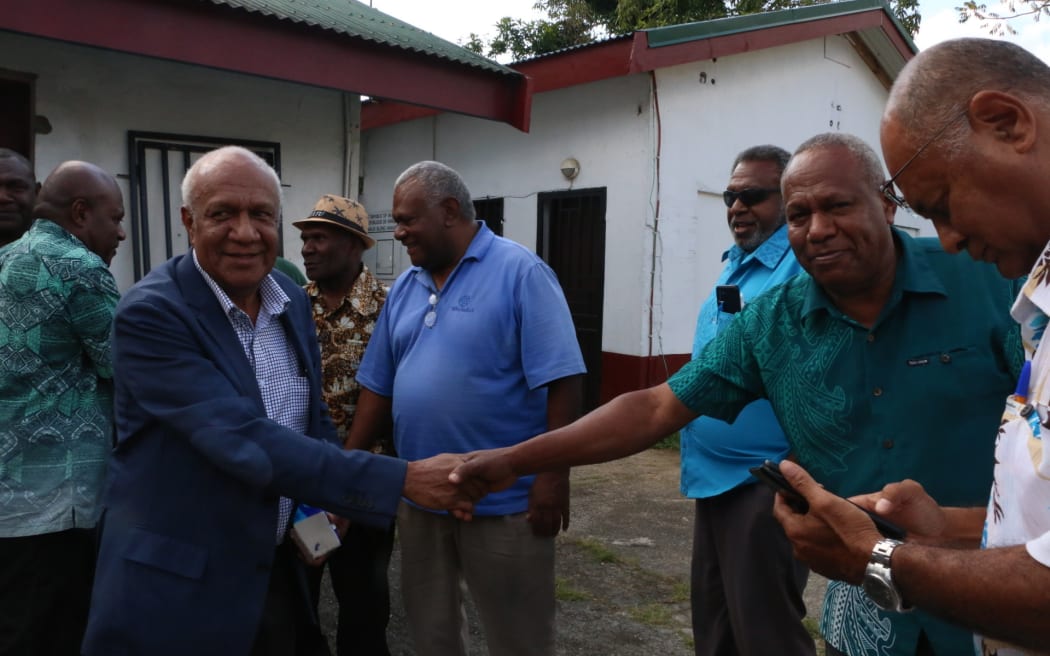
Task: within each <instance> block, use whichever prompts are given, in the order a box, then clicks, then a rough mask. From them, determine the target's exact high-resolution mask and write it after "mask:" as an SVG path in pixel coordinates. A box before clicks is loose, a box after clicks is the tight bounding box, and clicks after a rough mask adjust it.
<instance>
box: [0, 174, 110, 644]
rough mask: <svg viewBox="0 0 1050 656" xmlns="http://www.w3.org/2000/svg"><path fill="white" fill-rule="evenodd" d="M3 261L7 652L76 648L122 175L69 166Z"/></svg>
mask: <svg viewBox="0 0 1050 656" xmlns="http://www.w3.org/2000/svg"><path fill="white" fill-rule="evenodd" d="M34 216H35V217H37V218H36V221H35V222H34V223H33V224H32V226H31V227H30V228H29V231H28V232H26V233H25V235H23V236H22V237H21V238H20V239H18V240H17V241H15V242H14V243H12V244H11V245H9V246H8V247H7V248H5V249H4V250H3V252H2V253H0V500H2V503H0V509H2V510H0V653H3V654H34V655H36V654H44V655H51V654H56V655H58V654H68V655H70V656H75V655H77V654H79V653H80V641H81V638H82V637H83V633H84V627H85V624H86V621H87V609H88V602H89V599H90V594H91V582H92V575H93V571H94V561H95V552H94V535H93V533H94V531H93V528H94V526H95V523H96V521H97V520H98V514H99V503H98V502H99V498H100V495H101V491H102V490H101V485H102V479H103V474H104V471H105V463H106V457H107V454H108V453H109V450H110V448H111V446H112V443H113V418H112V416H113V381H112V377H113V369H112V364H111V362H110V343H109V333H110V328H111V324H112V321H113V314H114V311H115V309H116V306H117V299H118V293H117V286H116V282H115V281H114V280H113V275H112V274H111V273H110V272H109V268H108V267H109V263H110V261H111V260H112V259H113V255H114V254H115V253H116V249H117V246H118V244H119V243H120V241H121V240H123V239H124V231H123V229H122V228H121V220H122V219H123V217H124V203H123V198H122V196H121V193H120V188H119V187H118V186H117V182H116V180H115V179H114V178H113V176H111V175H109V174H108V173H106V172H105V171H103V170H102V169H100V168H98V167H97V166H95V165H93V164H88V163H86V162H65V163H64V164H61V165H59V167H58V168H56V169H55V170H54V172H52V174H51V175H50V176H48V178H47V180H46V181H45V182H44V185H43V187H42V188H41V190H40V194H39V197H38V199H37V203H36V207H35V208H34Z"/></svg>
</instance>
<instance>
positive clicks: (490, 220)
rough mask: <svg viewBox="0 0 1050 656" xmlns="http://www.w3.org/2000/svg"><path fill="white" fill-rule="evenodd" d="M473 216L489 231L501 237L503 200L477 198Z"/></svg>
mask: <svg viewBox="0 0 1050 656" xmlns="http://www.w3.org/2000/svg"><path fill="white" fill-rule="evenodd" d="M474 214H476V215H477V218H478V220H479V221H484V222H485V225H487V226H488V227H489V230H491V231H492V232H494V233H496V234H497V235H499V236H501V237H502V236H503V199H502V198H479V199H477V200H475V201H474Z"/></svg>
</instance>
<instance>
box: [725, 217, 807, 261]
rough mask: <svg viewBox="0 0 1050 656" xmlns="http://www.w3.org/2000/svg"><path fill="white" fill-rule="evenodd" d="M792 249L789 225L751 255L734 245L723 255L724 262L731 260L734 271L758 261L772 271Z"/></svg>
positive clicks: (760, 245) (783, 227)
mask: <svg viewBox="0 0 1050 656" xmlns="http://www.w3.org/2000/svg"><path fill="white" fill-rule="evenodd" d="M790 249H791V244H789V243H788V234H787V225H782V226H780V227H779V228H777V230H776V232H774V233H773V234H771V235H770V236H769V238H767V239H766V240H765V241H764V242H762V243H761V244H759V245H758V248H756V249H755V250H753V251H751V252H750V253H748V252H746V251H744V249H742V248H740V247H739V246H737V245H736V244H733V245H732V246H730V247H729V248H728V249H727V250H726V251H725V252H724V253H722V261H723V262H725V261H726V260H729V261H730V263H731V264H732V265H733V269H738V268H739V267H741V266H743V265H745V264H747V263H748V262H751V261H758V262H760V263H761V264H762V266H764V267H766V268H767V269H770V270H772V269H776V268H777V265H778V264H780V261H781V260H782V259H784V253H786V252H787V251H788V250H790Z"/></svg>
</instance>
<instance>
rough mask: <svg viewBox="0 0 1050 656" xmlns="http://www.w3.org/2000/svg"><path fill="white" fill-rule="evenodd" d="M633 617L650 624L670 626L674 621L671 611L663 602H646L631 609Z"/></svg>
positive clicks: (635, 619)
mask: <svg viewBox="0 0 1050 656" xmlns="http://www.w3.org/2000/svg"><path fill="white" fill-rule="evenodd" d="M627 612H628V614H630V616H631V619H633V620H634V621H636V622H638V623H640V624H646V625H648V626H670V625H671V624H673V623H674V618H672V617H671V611H670V610H668V608H667V606H665V605H663V604H645V605H644V606H635V607H634V608H631V609H629V610H628V611H627Z"/></svg>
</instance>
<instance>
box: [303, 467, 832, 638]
mask: <svg viewBox="0 0 1050 656" xmlns="http://www.w3.org/2000/svg"><path fill="white" fill-rule="evenodd" d="M678 477H679V461H678V452H677V451H673V450H649V451H645V452H643V453H640V454H638V455H635V456H632V457H630V458H625V459H623V460H619V461H616V462H611V463H606V464H603V465H592V466H588V467H580V468H577V469H575V470H573V473H572V522H571V525H570V527H569V530H568V532H567V533H563V534H561V535H559V536H558V538H557V566H556V568H557V569H556V577H557V584H558V592H557V594H558V619H557V623H558V638H557V654H558V656H577V655H579V656H596V655H602V656H604V655H615V656H651V655H652V654H659V655H661V656H689V655H691V654H692V653H693V647H692V640H693V638H692V631H691V629H690V619H689V559H690V552H691V544H692V536H693V533H692V531H693V528H692V526H693V503H692V501H690V500H688V499H685V498H683V497H682V496H681V494H680V493H679V491H678ZM399 576H400V558H399V554H398V552H397V550H396V547H395V553H394V558H393V562H392V563H391V572H390V582H391V596H392V599H391V601H392V607H393V608H392V617H391V621H390V626H389V630H388V633H387V635H388V636H389V644H390V652H391V654H392V655H393V656H417V654H418V656H426V654H425V652H422V651H417V650H414V649H413V646H412V644H411V640H410V639H409V637H408V635H407V630H406V627H405V620H404V610H403V608H402V606H401V600H400V592H399V588H398V579H399ZM823 589H824V581H823V580H821V579H819V577H812V578H811V579H810V584H809V586H808V588H807V590H806V604H807V607H808V608H809V615H810V617H815V616H816V614H817V613H818V611H819V607H820V606H819V604H820V599H821V597H822V595H823ZM334 604H335V602H334V600H333V599H332V598H331V593H330V590H329V588H328V586H327V585H326V586H325V593H324V595H323V597H322V604H321V606H322V607H321V619H322V623H323V624H324V626H325V628H326V633H328V634H329V636H330V641H331V643H332V645H333V653H334V644H335V643H334V617H335V615H334V612H335V605H334ZM468 616H469V618H470V624H471V626H470V630H471V641H472V644H471V649H470V655H471V656H484V655H485V654H486V653H487V651H486V649H485V644H484V637H483V635H482V634H481V629H480V628H479V626H478V623H477V619H476V616H475V614H474V613H473V612H472V609H470V611H469V612H468Z"/></svg>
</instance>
